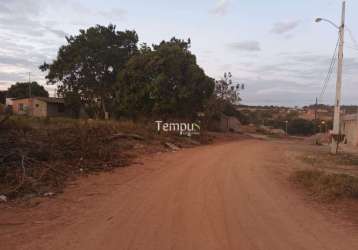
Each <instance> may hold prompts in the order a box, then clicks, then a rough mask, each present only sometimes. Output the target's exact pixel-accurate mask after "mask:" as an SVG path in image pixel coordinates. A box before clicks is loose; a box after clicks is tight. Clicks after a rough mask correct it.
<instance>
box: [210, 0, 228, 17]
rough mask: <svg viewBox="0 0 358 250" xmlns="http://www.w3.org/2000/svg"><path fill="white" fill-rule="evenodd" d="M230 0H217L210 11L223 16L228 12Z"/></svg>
mask: <svg viewBox="0 0 358 250" xmlns="http://www.w3.org/2000/svg"><path fill="white" fill-rule="evenodd" d="M229 7H230V0H217V3H216V6H215V8H214V9H212V10H211V11H210V13H212V14H214V15H217V16H225V15H226V14H227V13H228V12H229Z"/></svg>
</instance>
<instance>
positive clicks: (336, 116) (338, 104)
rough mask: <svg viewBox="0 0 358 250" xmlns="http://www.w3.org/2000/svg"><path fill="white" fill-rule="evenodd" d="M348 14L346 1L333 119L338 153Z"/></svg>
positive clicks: (340, 28)
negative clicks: (345, 31) (346, 18)
mask: <svg viewBox="0 0 358 250" xmlns="http://www.w3.org/2000/svg"><path fill="white" fill-rule="evenodd" d="M345 16H346V1H343V3H342V18H341V26H340V27H339V51H338V69H337V84H336V99H335V104H334V120H333V138H332V143H331V153H332V154H337V151H338V145H339V140H340V138H339V137H340V135H341V128H340V122H341V120H340V116H341V113H340V112H341V95H342V93H341V92H342V73H343V46H344V28H345V27H344V26H345Z"/></svg>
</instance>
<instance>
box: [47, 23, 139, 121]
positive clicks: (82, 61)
mask: <svg viewBox="0 0 358 250" xmlns="http://www.w3.org/2000/svg"><path fill="white" fill-rule="evenodd" d="M66 39H67V44H66V45H64V46H62V47H61V48H60V49H59V51H58V54H57V58H56V59H55V60H54V61H53V62H52V63H51V64H47V63H44V64H43V65H42V66H40V69H41V70H43V71H48V74H47V76H46V78H47V79H48V84H58V92H59V94H60V95H61V96H63V97H64V98H65V100H66V102H67V104H68V105H70V106H74V107H77V108H78V104H79V103H82V104H85V106H86V107H87V108H91V111H92V113H93V114H94V115H96V116H102V117H103V115H104V113H106V112H111V110H112V104H113V99H114V95H115V91H114V83H115V80H116V76H117V74H118V72H119V71H120V70H121V69H122V68H123V67H124V65H125V64H126V63H127V61H128V60H129V58H130V57H131V56H132V55H133V54H135V53H136V52H137V42H138V36H137V33H136V32H135V31H123V32H122V31H116V26H114V25H111V24H110V25H109V26H107V27H106V26H100V25H97V26H95V27H91V28H89V29H87V30H80V33H79V35H76V36H70V37H67V38H66Z"/></svg>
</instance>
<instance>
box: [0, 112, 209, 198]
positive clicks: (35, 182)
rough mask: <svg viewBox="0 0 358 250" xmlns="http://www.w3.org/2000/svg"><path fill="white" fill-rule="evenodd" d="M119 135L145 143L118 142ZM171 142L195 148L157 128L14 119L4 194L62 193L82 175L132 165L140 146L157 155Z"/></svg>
mask: <svg viewBox="0 0 358 250" xmlns="http://www.w3.org/2000/svg"><path fill="white" fill-rule="evenodd" d="M118 133H121V134H123V133H124V134H136V135H138V137H140V138H141V139H143V140H142V141H137V140H136V139H133V138H123V137H116V136H114V135H116V134H118ZM113 136H114V138H115V139H113ZM195 140H196V141H199V142H201V143H208V142H210V140H211V138H210V137H209V136H207V135H206V134H205V133H202V134H201V135H200V136H199V137H197V138H195ZM168 141H170V142H173V143H176V144H177V145H179V146H182V147H185V145H188V146H189V145H190V144H192V142H193V141H190V139H188V138H183V137H179V136H177V135H174V134H158V132H157V131H156V130H155V126H154V124H143V123H134V122H132V121H94V120H74V119H66V118H51V119H41V118H33V117H23V116H13V117H11V118H10V119H9V120H7V121H6V122H5V123H3V124H2V126H1V128H0V194H5V195H6V196H8V197H9V198H17V197H21V196H24V195H26V194H36V195H41V194H44V193H46V192H49V191H51V192H53V191H54V192H60V191H61V190H62V189H63V187H64V186H65V184H66V182H67V181H68V180H69V179H73V178H74V177H76V176H78V175H82V174H87V173H93V172H97V171H106V170H110V169H113V168H115V167H121V166H125V165H128V163H129V162H130V159H132V158H133V157H135V156H136V155H135V154H136V153H133V152H134V151H135V150H134V148H135V147H136V146H138V145H139V144H141V145H139V147H140V148H144V149H143V150H145V152H155V151H158V147H163V148H164V146H161V145H163V144H164V142H168ZM159 150H160V149H159Z"/></svg>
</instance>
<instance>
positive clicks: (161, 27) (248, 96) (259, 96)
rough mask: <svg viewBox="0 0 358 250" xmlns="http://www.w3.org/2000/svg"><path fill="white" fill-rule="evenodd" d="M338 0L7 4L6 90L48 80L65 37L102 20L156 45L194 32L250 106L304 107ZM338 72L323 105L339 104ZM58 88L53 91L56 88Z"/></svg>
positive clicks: (2, 85)
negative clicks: (47, 67) (44, 68)
mask: <svg viewBox="0 0 358 250" xmlns="http://www.w3.org/2000/svg"><path fill="white" fill-rule="evenodd" d="M340 8H341V1H340V0H315V1H312V0H296V1H287V0H195V1H193V0H180V1H178V0H171V1H170V0H167V1H165V0H151V1H140V0H106V1H103V0H102V1H99V0H83V1H80V0H51V1H47V0H0V89H6V88H7V87H8V86H9V85H11V84H12V83H14V82H16V81H27V79H28V72H31V78H32V80H37V81H38V82H40V83H41V84H44V85H45V79H44V75H43V74H42V73H41V72H40V71H39V70H38V66H39V65H40V64H41V63H42V62H44V61H47V62H51V60H52V59H54V58H55V56H56V53H57V50H58V48H59V46H61V45H62V44H64V43H65V36H66V35H68V34H77V32H78V30H79V29H82V28H87V27H90V26H92V25H95V24H102V25H108V24H109V23H113V24H115V25H117V29H120V30H124V29H131V30H132V29H135V30H136V31H137V32H138V34H139V38H140V42H146V43H148V44H152V43H158V42H160V41H161V40H163V39H164V40H168V39H170V38H171V37H173V36H176V37H178V38H185V39H186V38H191V41H192V51H193V53H195V54H196V55H197V59H198V63H199V64H200V66H201V67H203V68H204V70H205V71H206V73H207V74H208V75H210V76H211V77H214V78H220V76H221V75H223V73H224V72H225V71H230V72H232V74H233V75H234V78H235V80H236V81H237V82H241V83H245V85H246V89H245V91H243V93H242V97H243V102H244V103H245V104H267V105H275V104H279V105H287V106H295V105H299V106H302V105H306V104H310V103H312V102H313V101H314V99H315V97H316V96H318V95H319V94H320V92H321V89H322V85H323V79H324V78H325V75H326V74H327V71H328V67H329V63H330V59H331V57H332V54H333V50H334V48H335V45H336V42H337V31H336V30H335V29H334V28H333V27H332V26H330V25H328V24H327V23H320V24H316V23H314V21H313V20H314V19H315V18H316V17H318V16H322V17H326V18H329V19H331V20H333V21H335V22H337V23H338V22H339V18H340ZM356 13H358V1H353V0H348V1H347V25H348V27H349V29H350V31H351V33H352V36H353V38H351V36H350V35H349V33H347V35H346V40H347V44H346V48H345V66H344V73H345V75H344V86H343V102H344V103H345V104H358V98H357V97H358V44H357V42H356V41H355V37H358V26H357V23H358V15H357V14H356ZM334 82H335V74H334V75H333V76H332V80H331V81H330V82H329V85H328V88H327V93H326V94H325V95H324V97H323V100H322V102H324V103H333V95H334ZM46 88H48V89H49V90H50V92H51V93H53V91H54V87H51V86H50V87H48V86H46Z"/></svg>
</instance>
